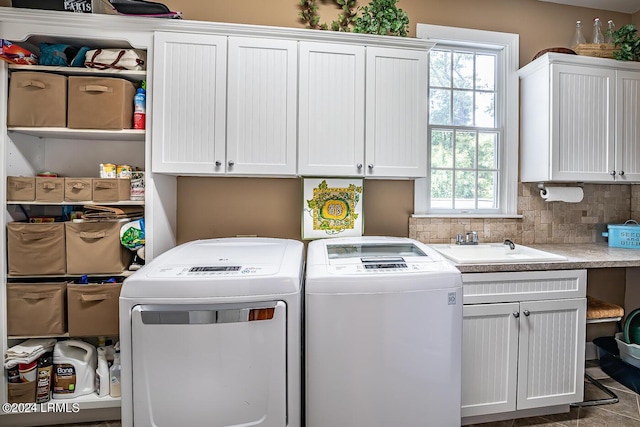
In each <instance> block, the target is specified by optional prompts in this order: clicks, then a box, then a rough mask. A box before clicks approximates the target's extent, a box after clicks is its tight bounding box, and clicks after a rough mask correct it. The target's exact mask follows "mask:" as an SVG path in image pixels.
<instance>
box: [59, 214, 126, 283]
mask: <svg viewBox="0 0 640 427" xmlns="http://www.w3.org/2000/svg"><path fill="white" fill-rule="evenodd" d="M123 224H124V222H122V221H98V222H66V223H65V235H66V239H65V240H66V245H67V273H68V274H118V273H122V272H123V271H124V270H125V269H126V268H127V267H128V266H129V261H130V260H131V251H130V250H128V249H126V248H125V247H124V246H122V244H121V243H120V227H121V226H122V225H123Z"/></svg>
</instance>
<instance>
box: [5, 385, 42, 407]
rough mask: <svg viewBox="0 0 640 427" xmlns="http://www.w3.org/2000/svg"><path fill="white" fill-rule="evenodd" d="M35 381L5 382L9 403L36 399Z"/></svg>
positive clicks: (27, 401)
mask: <svg viewBox="0 0 640 427" xmlns="http://www.w3.org/2000/svg"><path fill="white" fill-rule="evenodd" d="M36 383H37V381H29V382H27V383H7V391H8V399H7V401H8V402H9V403H30V402H35V401H36Z"/></svg>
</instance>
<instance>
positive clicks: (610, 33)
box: [604, 19, 616, 45]
mask: <svg viewBox="0 0 640 427" xmlns="http://www.w3.org/2000/svg"><path fill="white" fill-rule="evenodd" d="M608 24H609V29H608V30H607V33H606V34H605V36H604V42H605V43H607V44H611V45H612V44H613V32H614V31H615V30H616V24H614V23H613V19H609V22H608Z"/></svg>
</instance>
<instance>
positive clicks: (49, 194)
mask: <svg viewBox="0 0 640 427" xmlns="http://www.w3.org/2000/svg"><path fill="white" fill-rule="evenodd" d="M63 200H64V178H44V177H41V176H38V177H36V202H47V203H61V202H62V201H63Z"/></svg>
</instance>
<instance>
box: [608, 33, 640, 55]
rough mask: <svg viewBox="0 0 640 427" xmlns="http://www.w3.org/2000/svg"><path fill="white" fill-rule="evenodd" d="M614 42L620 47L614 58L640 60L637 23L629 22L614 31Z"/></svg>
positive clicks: (614, 53)
mask: <svg viewBox="0 0 640 427" xmlns="http://www.w3.org/2000/svg"><path fill="white" fill-rule="evenodd" d="M612 36H613V43H614V44H615V45H616V47H618V48H620V50H618V51H614V52H613V58H614V59H618V60H621V61H640V37H638V30H637V29H636V27H635V25H633V24H628V25H625V26H623V27H620V29H618V30H615V31H614V32H613V33H612Z"/></svg>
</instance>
